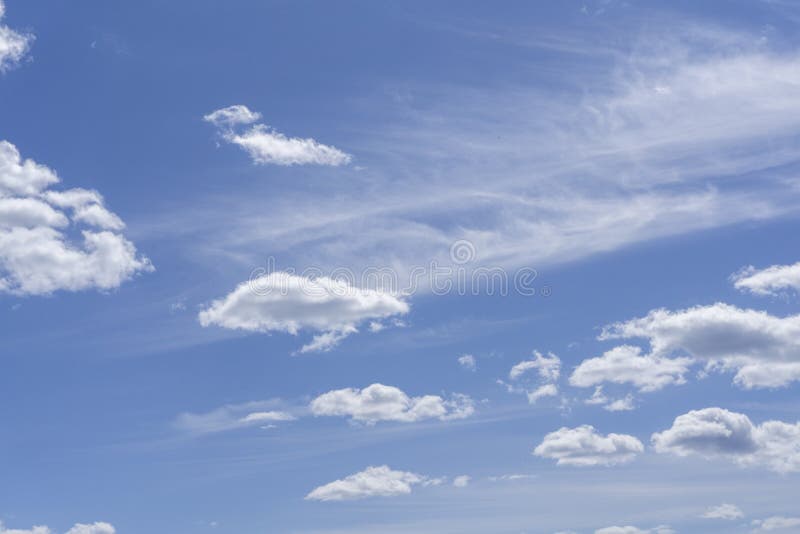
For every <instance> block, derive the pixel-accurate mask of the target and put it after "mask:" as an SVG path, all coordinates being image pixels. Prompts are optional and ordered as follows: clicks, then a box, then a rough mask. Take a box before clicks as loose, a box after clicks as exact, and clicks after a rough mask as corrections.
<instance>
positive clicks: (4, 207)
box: [0, 141, 153, 295]
mask: <svg viewBox="0 0 800 534" xmlns="http://www.w3.org/2000/svg"><path fill="white" fill-rule="evenodd" d="M59 181H60V180H59V178H58V176H57V175H56V173H55V172H54V171H53V170H52V169H49V168H48V167H45V166H44V165H40V164H38V163H36V162H34V161H32V160H30V159H27V160H23V159H22V157H21V155H20V153H19V151H18V150H17V147H15V146H14V145H12V144H11V143H9V142H7V141H0V292H6V293H12V294H17V295H46V294H50V293H53V292H56V291H81V290H87V289H99V290H110V289H114V288H117V287H119V286H120V285H121V284H122V283H123V282H125V281H127V280H129V279H130V278H132V277H133V276H134V275H136V274H138V273H143V272H149V271H152V270H153V266H152V264H151V263H150V260H149V259H147V258H146V257H144V256H141V255H139V254H138V253H137V251H136V248H135V247H134V245H133V243H131V242H130V241H128V240H127V239H125V237H124V236H123V235H122V234H121V230H123V229H124V227H125V224H124V223H123V222H122V220H121V219H120V218H119V217H118V216H117V215H116V214H114V213H112V212H111V211H109V210H108V209H107V208H106V207H105V203H104V200H103V197H102V196H101V195H100V194H99V193H98V192H97V191H92V190H87V189H67V190H54V189H51V187H52V186H54V185H56V184H58V183H59ZM74 229H77V230H79V236H78V235H75V234H76V232H74Z"/></svg>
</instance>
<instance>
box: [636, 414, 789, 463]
mask: <svg viewBox="0 0 800 534" xmlns="http://www.w3.org/2000/svg"><path fill="white" fill-rule="evenodd" d="M652 443H653V447H654V448H655V450H656V452H659V453H671V454H676V455H678V456H689V455H700V456H703V457H706V458H725V459H728V460H731V461H733V462H736V463H737V464H739V465H742V466H752V467H764V468H766V469H769V470H772V471H776V472H779V473H788V472H797V471H800V423H785V422H782V421H766V422H764V423H762V424H760V425H756V424H754V423H753V422H752V421H751V420H750V418H749V417H747V416H746V415H744V414H741V413H736V412H731V411H728V410H725V409H722V408H704V409H702V410H692V411H690V412H688V413H686V414H683V415H680V416H678V417H677V418H675V421H674V422H673V424H672V427H670V428H668V429H667V430H664V431H663V432H657V433H655V434H653V436H652Z"/></svg>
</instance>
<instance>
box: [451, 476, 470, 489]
mask: <svg viewBox="0 0 800 534" xmlns="http://www.w3.org/2000/svg"><path fill="white" fill-rule="evenodd" d="M470 480H472V478H471V477H470V476H469V475H460V476H457V477H455V478H454V479H453V486H455V487H457V488H466V487H467V486H469V481H470Z"/></svg>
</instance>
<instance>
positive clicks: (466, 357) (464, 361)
mask: <svg viewBox="0 0 800 534" xmlns="http://www.w3.org/2000/svg"><path fill="white" fill-rule="evenodd" d="M458 364H459V365H460V366H461V367H463V368H464V369H466V370H468V371H474V370H476V369H477V368H478V364H477V362H476V361H475V356H473V355H472V354H463V355H461V356H459V357H458Z"/></svg>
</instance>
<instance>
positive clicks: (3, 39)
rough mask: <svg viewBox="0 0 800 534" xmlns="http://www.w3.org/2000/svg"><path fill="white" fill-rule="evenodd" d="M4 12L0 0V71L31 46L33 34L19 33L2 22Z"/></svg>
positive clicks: (3, 4)
mask: <svg viewBox="0 0 800 534" xmlns="http://www.w3.org/2000/svg"><path fill="white" fill-rule="evenodd" d="M5 14H6V6H5V3H4V1H3V0H0V72H3V71H5V70H7V69H9V68H11V67H13V66H14V65H16V64H17V63H19V62H20V60H22V58H23V57H25V54H27V53H28V50H29V49H30V47H31V43H32V42H33V39H34V37H33V35H30V34H24V33H19V32H16V31H14V30H12V29H11V28H9V27H8V26H5V25H3V24H2V22H3V17H5Z"/></svg>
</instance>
